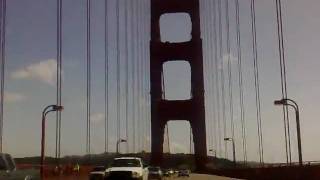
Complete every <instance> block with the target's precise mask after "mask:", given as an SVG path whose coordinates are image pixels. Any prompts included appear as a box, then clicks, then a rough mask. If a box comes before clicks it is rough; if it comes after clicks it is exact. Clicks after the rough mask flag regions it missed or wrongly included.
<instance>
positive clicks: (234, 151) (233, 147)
mask: <svg viewBox="0 0 320 180" xmlns="http://www.w3.org/2000/svg"><path fill="white" fill-rule="evenodd" d="M224 140H225V141H231V142H232V151H233V152H232V153H233V163H234V165H236V146H235V144H234V139H233V138H224Z"/></svg>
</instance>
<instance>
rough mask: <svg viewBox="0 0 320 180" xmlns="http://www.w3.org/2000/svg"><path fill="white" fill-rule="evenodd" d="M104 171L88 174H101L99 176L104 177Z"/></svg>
mask: <svg viewBox="0 0 320 180" xmlns="http://www.w3.org/2000/svg"><path fill="white" fill-rule="evenodd" d="M104 173H105V172H104V171H92V172H90V174H101V175H104Z"/></svg>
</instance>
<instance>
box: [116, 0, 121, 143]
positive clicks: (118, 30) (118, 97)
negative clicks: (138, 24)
mask: <svg viewBox="0 0 320 180" xmlns="http://www.w3.org/2000/svg"><path fill="white" fill-rule="evenodd" d="M119 3H120V1H119V0H117V2H116V18H117V19H116V23H117V31H116V38H117V55H116V56H117V141H118V140H119V139H120V133H121V132H120V128H121V122H120V120H121V119H120V108H121V104H120V96H121V92H120V4H119Z"/></svg>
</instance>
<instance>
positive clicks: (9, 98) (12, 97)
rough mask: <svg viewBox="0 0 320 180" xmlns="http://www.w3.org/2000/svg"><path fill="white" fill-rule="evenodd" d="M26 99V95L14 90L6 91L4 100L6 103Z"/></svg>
mask: <svg viewBox="0 0 320 180" xmlns="http://www.w3.org/2000/svg"><path fill="white" fill-rule="evenodd" d="M25 99H26V97H25V96H24V95H22V94H19V93H14V92H4V102H6V103H13V102H20V101H23V100H25Z"/></svg>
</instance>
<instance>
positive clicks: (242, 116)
mask: <svg viewBox="0 0 320 180" xmlns="http://www.w3.org/2000/svg"><path fill="white" fill-rule="evenodd" d="M235 7H236V31H237V35H236V36H237V58H238V83H239V98H240V101H239V102H240V122H241V135H242V151H243V161H244V163H245V164H246V163H247V138H246V122H245V109H244V96H243V74H242V51H241V31H240V30H241V29H240V9H239V0H235Z"/></svg>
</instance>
